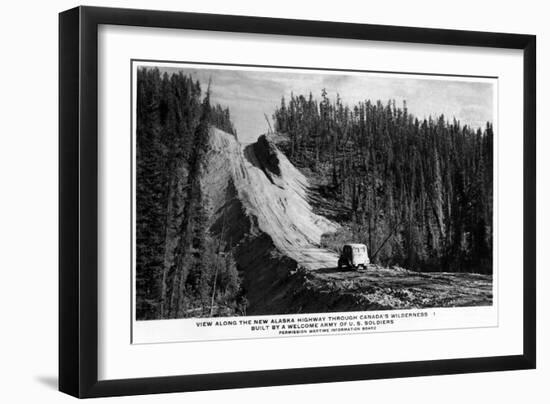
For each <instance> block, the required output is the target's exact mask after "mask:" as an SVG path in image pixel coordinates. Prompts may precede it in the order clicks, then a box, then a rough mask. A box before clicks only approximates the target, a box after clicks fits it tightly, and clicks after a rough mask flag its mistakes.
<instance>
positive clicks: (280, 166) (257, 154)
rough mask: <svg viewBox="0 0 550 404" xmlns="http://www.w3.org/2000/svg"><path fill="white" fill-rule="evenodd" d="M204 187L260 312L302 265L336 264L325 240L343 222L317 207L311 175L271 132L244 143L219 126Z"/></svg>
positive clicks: (214, 222) (215, 225) (217, 229)
mask: <svg viewBox="0 0 550 404" xmlns="http://www.w3.org/2000/svg"><path fill="white" fill-rule="evenodd" d="M201 185H202V189H203V193H204V195H205V196H206V199H207V200H208V201H209V204H210V206H209V209H210V211H211V215H210V216H211V218H212V219H211V225H210V229H211V232H212V233H213V234H215V235H218V236H221V237H222V238H223V239H224V240H225V241H226V242H227V243H228V244H229V245H231V246H233V247H235V251H236V260H237V263H238V264H239V267H240V269H241V270H242V271H243V273H244V285H245V289H246V292H247V298H248V300H249V302H250V307H251V308H252V309H253V311H264V310H270V308H269V307H270V306H271V305H272V304H273V302H272V301H273V299H274V296H275V295H276V294H277V293H276V291H275V290H274V289H276V288H278V287H279V286H280V282H281V280H283V279H284V278H285V277H286V276H287V275H288V274H289V273H290V272H291V271H294V270H296V268H297V267H298V266H301V267H305V268H308V269H318V268H331V267H335V266H336V264H337V257H336V255H335V254H334V253H332V252H330V251H327V250H323V249H320V248H319V244H320V240H321V235H322V234H324V233H330V232H333V231H335V230H336V229H337V228H338V225H337V224H335V223H332V222H330V221H329V220H327V219H325V218H324V217H322V216H318V215H316V214H314V213H313V212H312V209H311V206H310V205H309V202H308V197H307V190H308V181H307V179H306V178H305V177H304V175H303V174H302V173H301V172H300V171H298V170H297V169H296V168H295V167H294V166H293V165H292V164H291V163H290V162H289V161H288V159H287V158H286V157H285V156H284V155H283V154H282V153H281V152H280V151H279V150H278V149H277V148H276V147H275V146H274V145H273V144H272V143H271V142H270V141H269V140H268V139H267V138H266V136H265V135H264V136H261V137H260V138H259V139H258V141H257V142H256V143H254V144H251V145H248V146H245V147H242V146H241V145H240V144H239V143H238V141H237V140H236V139H235V137H234V136H232V135H229V134H227V133H225V132H223V131H221V130H218V129H215V128H212V129H211V132H210V138H209V145H208V153H207V156H206V159H205V161H204V164H203V170H202V176H201ZM268 290H269V291H271V292H272V293H266V291H268Z"/></svg>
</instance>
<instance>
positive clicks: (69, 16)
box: [59, 7, 536, 398]
mask: <svg viewBox="0 0 550 404" xmlns="http://www.w3.org/2000/svg"><path fill="white" fill-rule="evenodd" d="M100 24H113V25H125V26H140V27H155V28H176V29H178V28H180V29H194V30H211V31H227V32H242V33H260V34H277V35H291V36H309V37H317V38H344V39H359V40H371V41H372V40H375V41H376V40H379V41H386V42H387V41H390V42H405V43H423V44H439V45H463V46H476V47H490V48H511V49H520V50H523V61H524V62H523V63H524V65H523V66H524V76H523V142H524V156H523V158H524V160H523V161H524V165H523V181H524V189H523V202H524V208H523V219H524V229H523V230H524V233H523V252H524V258H523V354H522V355H514V356H498V357H484V358H469V359H449V360H430V361H417V362H403V363H382V364H364V365H350V366H337V367H316V368H307V369H301V368H296V369H285V370H264V371H252V372H236V373H221V374H206V375H183V376H171V377H152V378H140V379H124V380H109V381H98V376H97V371H98V323H97V318H98V317H97V314H98V282H97V275H98V268H97V266H98V139H97V131H98V122H97V120H98V105H97V102H98V66H97V63H98V26H99V25H100ZM535 107H536V37H535V36H534V35H519V34H505V33H489V32H472V31H457V30H442V29H425V28H409V27H396V26H381V25H365V24H350V23H339V22H324V21H305V20H288V19H277V18H259V17H245V16H229V15H213V14H196V13H182V12H166V11H149V10H130V9H111V8H96V7H77V8H74V9H71V10H68V11H65V12H62V13H60V15H59V218H60V219H59V389H60V390H61V391H63V392H65V393H68V394H70V395H73V396H76V397H81V398H84V397H102V396H119V395H133V394H148V393H167V392H182V391H196V390H210V389H226V388H242V387H259V386H273V385H291V384H301V383H324V382H336V381H351V380H363V379H381V378H395V377H410V376H426V375H441V374H459V373H469V372H487V371H501V370H513V369H532V368H535V366H536V288H535V286H536V213H535V212H536V202H535V199H536V188H535V184H536V168H535V167H536V160H535V158H536V153H535V148H536V134H535V127H536V125H535V122H536V108H535Z"/></svg>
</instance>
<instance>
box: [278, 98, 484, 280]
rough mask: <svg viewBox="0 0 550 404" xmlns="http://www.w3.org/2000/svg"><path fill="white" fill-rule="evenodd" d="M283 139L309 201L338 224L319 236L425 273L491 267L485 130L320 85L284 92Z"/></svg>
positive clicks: (281, 112) (280, 117) (330, 244)
mask: <svg viewBox="0 0 550 404" xmlns="http://www.w3.org/2000/svg"><path fill="white" fill-rule="evenodd" d="M274 121H275V130H276V131H278V132H280V133H284V134H287V135H288V137H289V141H288V143H287V144H286V145H284V146H282V147H283V149H284V152H285V154H287V155H288V157H289V159H290V160H291V161H292V163H294V164H295V165H296V166H298V167H300V168H302V169H303V170H306V171H308V172H309V174H310V175H311V176H312V178H313V179H314V181H313V182H314V183H315V184H316V185H317V188H318V192H317V193H316V195H313V201H314V207H315V208H316V209H318V210H319V211H321V213H323V214H326V215H329V216H331V215H332V216H333V218H335V219H337V220H339V221H340V222H341V223H342V222H344V223H346V226H344V228H343V230H342V231H341V232H340V233H338V234H336V235H332V236H330V237H329V238H327V239H326V240H324V245H325V246H328V247H337V246H339V245H341V243H343V242H350V241H354V242H362V243H365V244H367V246H368V247H369V251H370V254H371V256H372V259H373V260H374V261H375V262H379V263H381V264H385V265H400V266H404V267H406V268H410V269H416V270H423V271H433V270H436V271H453V272H458V271H472V272H482V273H491V272H492V230H493V228H492V217H493V208H492V205H493V204H492V201H493V193H492V192H493V154H492V153H493V129H492V125H491V123H487V125H486V127H485V128H484V130H483V131H482V130H480V129H477V130H474V129H472V128H470V127H467V126H461V125H460V123H459V122H457V121H456V120H453V121H452V122H449V121H447V120H446V119H445V117H443V116H440V117H438V118H437V119H432V118H431V117H430V118H429V119H425V120H418V119H417V118H415V117H414V116H412V115H411V114H410V113H409V112H408V110H407V105H406V103H405V102H404V103H403V106H402V107H396V105H395V102H394V101H390V102H388V103H387V104H383V103H381V102H380V101H378V102H376V103H372V102H371V101H365V102H360V103H358V104H357V105H354V106H353V107H349V106H347V105H344V104H343V103H342V101H341V99H340V98H339V97H337V98H336V100H331V99H329V97H328V96H327V93H326V91H325V90H323V92H322V97H321V99H320V100H319V101H317V100H315V99H314V98H313V97H312V95H311V94H310V95H309V96H308V97H305V96H303V95H299V96H296V95H292V96H291V98H290V100H289V101H288V103H287V101H286V100H285V99H284V98H283V99H282V101H281V105H280V106H279V107H278V108H277V109H276V111H275V113H274Z"/></svg>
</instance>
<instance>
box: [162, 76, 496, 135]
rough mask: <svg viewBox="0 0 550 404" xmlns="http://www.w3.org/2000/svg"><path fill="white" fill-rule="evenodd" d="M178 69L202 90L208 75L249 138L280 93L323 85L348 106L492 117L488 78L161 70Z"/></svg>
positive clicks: (468, 121)
mask: <svg viewBox="0 0 550 404" xmlns="http://www.w3.org/2000/svg"><path fill="white" fill-rule="evenodd" d="M180 70H181V71H182V72H183V73H184V74H191V75H192V76H193V78H194V79H195V80H199V81H200V82H201V84H202V85H203V90H205V89H206V86H207V83H208V80H209V79H211V80H212V87H211V98H212V101H213V103H219V104H221V105H223V106H226V107H229V110H230V113H231V117H232V121H233V123H234V124H235V127H236V129H237V133H238V136H239V139H240V141H241V142H243V143H249V142H253V141H255V140H256V138H257V137H258V136H259V135H261V134H263V133H265V132H267V123H266V121H265V117H264V113H265V114H267V116H268V117H269V118H270V120H271V121H272V119H271V117H272V115H273V112H274V111H275V108H276V107H278V106H279V105H280V102H281V97H282V96H283V95H284V96H285V98H286V100H287V102H288V99H289V98H290V93H291V92H294V94H295V95H300V94H304V95H305V96H306V97H307V96H308V95H309V93H310V92H311V93H312V94H313V97H314V98H316V99H318V100H319V99H320V98H321V90H322V89H323V88H325V89H326V90H327V92H328V96H329V98H330V99H332V100H334V99H335V98H336V94H337V93H338V94H340V97H341V98H342V101H343V102H344V104H348V105H349V106H350V107H352V106H353V105H354V104H356V103H357V102H359V101H365V100H371V102H376V101H377V100H381V101H382V102H383V103H384V104H385V103H386V102H387V101H388V100H390V99H395V101H396V104H397V106H401V105H402V102H403V100H406V101H407V107H408V109H409V113H411V114H413V115H415V116H416V117H418V118H419V119H423V118H425V117H426V118H427V117H428V116H430V115H431V116H434V117H436V116H439V115H441V114H444V115H445V117H446V118H447V119H449V120H451V119H452V118H453V117H455V118H456V119H458V120H459V121H460V122H461V124H463V125H464V124H465V125H470V126H472V127H474V128H477V127H482V128H483V127H484V126H485V124H486V122H487V121H490V122H493V120H494V119H493V91H494V87H495V86H494V85H493V82H492V81H488V80H487V79H485V80H479V81H471V79H470V80H469V81H460V79H456V78H452V77H449V78H444V79H441V78H436V79H434V78H431V79H430V78H429V76H413V75H409V76H404V75H395V74H391V73H388V74H371V73H360V74H357V73H347V74H346V73H345V72H337V73H336V72H331V73H327V72H323V71H314V70H313V71H308V72H304V71H303V70H302V71H296V70H293V69H277V70H273V69H270V70H267V69H264V70H263V69H255V70H250V69H246V68H239V69H236V68H235V67H231V68H230V69H227V68H224V67H222V66H220V67H219V68H212V67H210V66H209V67H208V68H200V67H194V66H193V67H190V68H188V67H182V68H175V67H174V68H172V67H161V71H168V72H172V71H180Z"/></svg>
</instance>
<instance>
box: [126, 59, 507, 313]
mask: <svg viewBox="0 0 550 404" xmlns="http://www.w3.org/2000/svg"><path fill="white" fill-rule="evenodd" d="M133 63H134V64H136V66H135V69H134V74H135V76H136V77H134V78H133V79H134V80H135V87H134V89H135V94H134V98H135V100H134V105H135V121H134V122H135V158H134V160H135V167H134V169H135V171H134V175H135V176H134V186H135V192H134V194H135V195H134V204H135V210H134V212H135V217H134V226H135V227H134V231H135V247H134V254H135V316H136V320H137V321H138V322H139V321H142V320H167V319H186V318H212V317H231V318H235V317H243V316H263V315H289V314H291V315H292V314H310V313H347V312H369V311H376V312H381V313H384V312H386V314H384V315H382V316H383V318H388V314H387V312H388V311H393V310H409V309H431V308H458V307H478V306H493V304H494V282H493V279H494V277H495V272H496V271H497V268H496V266H495V265H494V261H493V245H494V240H493V214H494V207H493V176H494V165H495V163H494V162H495V155H494V154H495V153H494V142H495V136H496V133H495V129H494V126H493V124H494V121H495V111H496V105H495V96H496V91H497V86H496V83H497V80H496V79H495V78H491V77H448V76H436V75H429V74H426V75H418V74H417V75H411V74H402V73H386V72H357V71H334V70H321V69H292V68H273V67H269V68H268V67H243V66H232V65H221V66H220V65H204V64H202V65H199V64H193V63H163V62H148V61H141V62H140V61H134V62H133ZM421 313H422V312H421ZM420 315H422V314H420ZM314 318H315V319H316V320H317V319H319V320H323V319H327V321H328V320H330V319H335V318H336V317H326V318H325V317H314ZM363 318H365V319H367V318H369V317H368V316H367V317H365V316H363ZM377 318H378V317H377ZM306 319H307V318H306ZM286 321H287V320H284V322H286ZM288 321H290V320H288ZM208 324H210V323H208ZM220 324H221V323H220ZM229 324H231V323H230V322H229Z"/></svg>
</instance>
